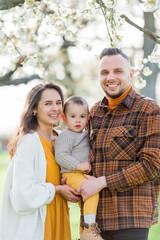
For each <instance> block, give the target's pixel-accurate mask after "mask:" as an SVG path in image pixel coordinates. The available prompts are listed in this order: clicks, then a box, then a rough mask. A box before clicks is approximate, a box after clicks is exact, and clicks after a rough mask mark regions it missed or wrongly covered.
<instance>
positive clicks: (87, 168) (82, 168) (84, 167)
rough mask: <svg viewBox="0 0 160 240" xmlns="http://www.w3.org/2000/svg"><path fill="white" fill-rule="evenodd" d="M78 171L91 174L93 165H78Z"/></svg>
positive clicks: (84, 163) (86, 163) (87, 163)
mask: <svg viewBox="0 0 160 240" xmlns="http://www.w3.org/2000/svg"><path fill="white" fill-rule="evenodd" d="M76 170H80V171H83V172H87V173H89V172H90V171H91V164H90V163H89V162H87V161H86V162H82V163H78V165H77V167H76Z"/></svg>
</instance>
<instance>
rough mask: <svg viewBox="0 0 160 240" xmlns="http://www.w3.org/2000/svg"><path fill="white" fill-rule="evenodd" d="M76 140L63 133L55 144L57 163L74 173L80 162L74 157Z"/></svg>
mask: <svg viewBox="0 0 160 240" xmlns="http://www.w3.org/2000/svg"><path fill="white" fill-rule="evenodd" d="M73 147H74V138H72V137H71V136H70V135H69V134H68V133H67V132H62V133H61V134H60V135H59V136H58V137H57V139H56V141H55V144H54V150H55V159H56V162H57V163H58V164H59V165H60V166H61V167H63V168H65V169H67V170H70V171H74V170H75V169H76V167H77V165H78V163H79V161H78V160H77V159H76V158H75V157H73V156H72V149H73Z"/></svg>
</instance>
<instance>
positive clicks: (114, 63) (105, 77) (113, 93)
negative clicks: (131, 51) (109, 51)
mask: <svg viewBox="0 0 160 240" xmlns="http://www.w3.org/2000/svg"><path fill="white" fill-rule="evenodd" d="M133 75H134V71H133V70H131V69H130V65H129V62H128V61H127V60H126V59H125V58H124V57H122V56H121V55H111V56H104V57H103V58H102V59H101V61H100V84H101V87H102V89H103V91H104V92H105V93H106V94H107V95H108V96H109V97H111V98H118V97H120V96H121V95H122V94H123V93H124V92H125V90H126V89H127V88H128V86H129V85H130V81H131V79H132V78H133Z"/></svg>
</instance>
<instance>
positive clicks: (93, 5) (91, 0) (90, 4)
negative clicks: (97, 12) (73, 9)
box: [86, 0, 99, 9]
mask: <svg viewBox="0 0 160 240" xmlns="http://www.w3.org/2000/svg"><path fill="white" fill-rule="evenodd" d="M86 6H87V7H88V8H90V9H95V8H97V7H99V5H98V4H97V3H96V1H94V0H87V1H86Z"/></svg>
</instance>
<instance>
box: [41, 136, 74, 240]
mask: <svg viewBox="0 0 160 240" xmlns="http://www.w3.org/2000/svg"><path fill="white" fill-rule="evenodd" d="M40 140H41V142H42V145H43V148H44V152H45V157H46V161H47V174H46V182H51V183H53V185H54V186H56V185H60V169H59V166H58V164H57V163H56V161H55V158H54V155H53V143H51V142H49V141H48V140H46V139H43V138H41V137H40ZM44 240H71V232H70V219H69V209H68V205H67V201H66V200H65V199H64V198H62V197H61V195H60V194H57V193H56V194H55V197H54V199H53V201H52V202H51V203H50V204H48V205H47V216H46V221H45V235H44Z"/></svg>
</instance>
